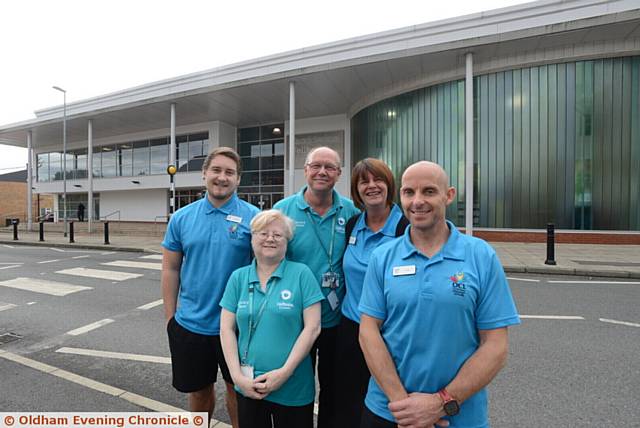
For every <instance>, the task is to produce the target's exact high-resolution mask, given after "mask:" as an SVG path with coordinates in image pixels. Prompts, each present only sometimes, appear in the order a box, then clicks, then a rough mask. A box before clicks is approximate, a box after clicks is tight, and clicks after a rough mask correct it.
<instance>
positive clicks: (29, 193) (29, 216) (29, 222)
mask: <svg viewBox="0 0 640 428" xmlns="http://www.w3.org/2000/svg"><path fill="white" fill-rule="evenodd" d="M32 137H33V134H32V132H31V131H28V132H27V230H28V231H29V232H31V231H32V230H33V200H32V195H33V147H32V145H31V141H32ZM38 215H40V213H38Z"/></svg>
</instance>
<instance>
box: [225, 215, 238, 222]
mask: <svg viewBox="0 0 640 428" xmlns="http://www.w3.org/2000/svg"><path fill="white" fill-rule="evenodd" d="M227 220H228V221H232V222H234V223H242V217H238V216H237V215H231V214H229V215H228V216H227Z"/></svg>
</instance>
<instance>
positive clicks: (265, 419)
mask: <svg viewBox="0 0 640 428" xmlns="http://www.w3.org/2000/svg"><path fill="white" fill-rule="evenodd" d="M293 227H294V224H293V221H292V220H291V219H290V218H289V217H287V216H285V215H284V214H282V213H281V212H280V211H278V210H268V211H263V212H261V213H259V214H258V215H257V216H255V217H254V219H253V220H252V221H251V234H252V238H251V246H252V248H253V252H254V254H255V260H254V261H253V263H252V264H251V265H249V266H245V267H243V268H240V269H238V270H236V271H235V272H233V273H232V274H231V277H230V278H229V282H228V283H227V288H226V290H225V292H224V295H223V297H222V301H221V302H220V306H221V307H222V315H221V320H220V337H221V343H222V350H223V352H224V357H225V360H226V362H227V365H228V367H229V372H230V373H231V377H232V379H233V382H234V384H235V388H236V391H237V393H238V394H237V397H238V418H239V423H240V428H263V427H264V428H272V427H273V428H278V427H282V428H286V427H303V428H306V427H308V428H312V427H313V402H314V397H315V383H314V376H313V370H312V368H311V358H310V356H309V351H310V350H311V346H312V345H313V343H314V341H315V340H316V338H317V337H318V335H319V334H320V301H321V300H323V298H324V297H323V295H322V292H321V290H320V286H319V284H318V282H317V280H316V279H315V277H314V275H313V274H312V273H311V271H310V270H309V268H308V267H307V266H306V265H303V264H301V263H295V262H291V261H288V260H286V259H285V253H286V251H287V243H288V241H289V240H290V239H291V237H292V236H293ZM236 331H237V333H238V334H237V335H236Z"/></svg>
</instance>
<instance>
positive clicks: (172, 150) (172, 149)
mask: <svg viewBox="0 0 640 428" xmlns="http://www.w3.org/2000/svg"><path fill="white" fill-rule="evenodd" d="M169 165H173V166H175V167H176V168H177V165H176V103H171V141H170V143H169ZM176 170H177V169H176ZM169 191H170V196H169V215H173V213H174V212H175V211H176V183H175V182H174V176H173V174H169Z"/></svg>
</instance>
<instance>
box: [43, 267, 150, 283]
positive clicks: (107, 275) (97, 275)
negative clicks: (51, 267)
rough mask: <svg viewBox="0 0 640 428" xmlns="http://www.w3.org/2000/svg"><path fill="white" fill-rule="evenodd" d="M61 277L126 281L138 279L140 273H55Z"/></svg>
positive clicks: (77, 270)
mask: <svg viewBox="0 0 640 428" xmlns="http://www.w3.org/2000/svg"><path fill="white" fill-rule="evenodd" d="M56 273H60V274H63V275H75V276H83V277H87V278H98V279H109V280H111V281H125V280H127V279H133V278H140V277H141V276H144V275H143V274H141V273H129V272H117V271H112V270H99V269H87V268H81V267H78V268H71V269H63V270H59V271H56Z"/></svg>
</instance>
